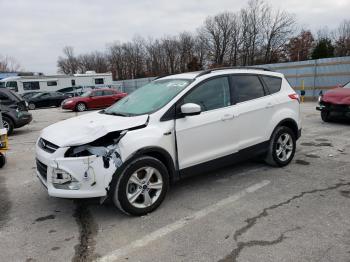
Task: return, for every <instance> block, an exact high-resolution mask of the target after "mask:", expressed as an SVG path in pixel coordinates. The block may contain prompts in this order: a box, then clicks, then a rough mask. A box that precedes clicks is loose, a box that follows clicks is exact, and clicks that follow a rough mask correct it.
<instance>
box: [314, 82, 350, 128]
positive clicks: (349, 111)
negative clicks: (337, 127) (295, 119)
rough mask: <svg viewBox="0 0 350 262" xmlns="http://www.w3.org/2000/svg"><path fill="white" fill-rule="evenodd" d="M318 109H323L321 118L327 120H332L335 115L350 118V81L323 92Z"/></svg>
mask: <svg viewBox="0 0 350 262" xmlns="http://www.w3.org/2000/svg"><path fill="white" fill-rule="evenodd" d="M316 109H317V110H319V111H321V118H322V120H323V121H325V122H328V121H330V120H332V118H333V117H347V118H349V119H350V82H349V83H347V84H346V85H344V86H343V87H338V88H335V89H332V90H330V91H328V92H326V93H325V94H321V95H320V97H319V106H317V107H316Z"/></svg>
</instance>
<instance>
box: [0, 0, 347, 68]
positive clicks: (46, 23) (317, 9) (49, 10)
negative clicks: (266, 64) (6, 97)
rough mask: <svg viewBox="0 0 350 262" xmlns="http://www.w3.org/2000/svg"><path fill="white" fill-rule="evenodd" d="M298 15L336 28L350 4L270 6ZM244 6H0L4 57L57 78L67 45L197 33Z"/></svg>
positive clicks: (132, 1) (33, 0) (96, 2)
mask: <svg viewBox="0 0 350 262" xmlns="http://www.w3.org/2000/svg"><path fill="white" fill-rule="evenodd" d="M267 2H269V3H270V4H271V5H272V7H274V8H280V9H283V10H286V11H288V12H291V13H294V14H295V15H296V20H297V22H298V25H299V27H304V28H310V29H312V30H314V31H316V30H317V29H318V28H320V27H323V26H328V28H329V29H333V28H335V27H336V26H337V25H338V24H339V23H340V22H341V21H342V20H343V19H346V18H348V17H349V14H350V0H267ZM246 3H247V1H242V0H171V1H165V0H0V10H1V15H0V17H1V19H0V55H8V56H12V57H15V58H16V59H17V60H18V61H19V62H20V64H21V66H22V67H23V68H24V69H25V70H27V71H34V72H44V73H56V71H57V67H56V61H57V57H58V56H59V55H60V54H61V52H62V48H63V47H64V46H66V45H70V46H73V47H74V50H75V52H76V53H81V52H89V51H93V50H104V49H105V48H106V45H107V44H108V43H112V42H114V41H121V42H123V41H128V40H131V39H132V38H133V37H134V36H137V35H140V36H143V37H148V36H150V37H153V38H156V37H160V36H163V35H174V34H177V33H178V32H181V31H184V30H187V31H194V30H195V29H196V28H197V27H199V26H200V25H201V24H202V22H203V21H204V19H205V17H206V16H208V15H214V14H217V13H219V12H222V11H239V9H240V8H242V7H244V6H245V5H246Z"/></svg>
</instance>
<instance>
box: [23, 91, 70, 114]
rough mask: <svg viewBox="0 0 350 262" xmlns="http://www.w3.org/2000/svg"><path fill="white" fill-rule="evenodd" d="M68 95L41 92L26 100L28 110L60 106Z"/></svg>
mask: <svg viewBox="0 0 350 262" xmlns="http://www.w3.org/2000/svg"><path fill="white" fill-rule="evenodd" d="M69 97H70V96H69V95H68V94H62V93H59V92H42V93H39V94H36V95H34V96H32V97H31V98H29V99H28V108H29V109H30V110H34V109H35V108H39V107H50V106H56V107H59V106H61V103H62V101H63V100H65V99H67V98H69Z"/></svg>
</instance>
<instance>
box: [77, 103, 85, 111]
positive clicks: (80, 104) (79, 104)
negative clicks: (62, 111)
mask: <svg viewBox="0 0 350 262" xmlns="http://www.w3.org/2000/svg"><path fill="white" fill-rule="evenodd" d="M75 110H76V111H78V112H83V111H85V110H86V105H85V104H84V103H78V104H77V105H76V106H75Z"/></svg>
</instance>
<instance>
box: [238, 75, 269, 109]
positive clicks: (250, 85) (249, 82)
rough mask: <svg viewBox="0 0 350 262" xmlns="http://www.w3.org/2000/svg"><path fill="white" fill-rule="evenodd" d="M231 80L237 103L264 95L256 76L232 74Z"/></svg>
mask: <svg viewBox="0 0 350 262" xmlns="http://www.w3.org/2000/svg"><path fill="white" fill-rule="evenodd" d="M232 82H233V85H234V87H235V88H234V90H235V97H236V100H237V103H240V102H244V101H248V100H253V99H256V98H259V97H263V96H264V95H265V92H264V88H263V86H262V85H261V82H260V80H259V78H258V77H257V76H254V75H233V76H232Z"/></svg>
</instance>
